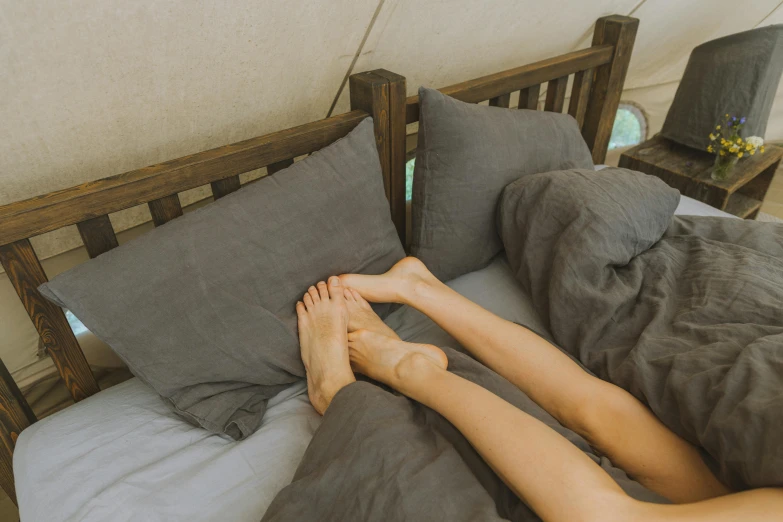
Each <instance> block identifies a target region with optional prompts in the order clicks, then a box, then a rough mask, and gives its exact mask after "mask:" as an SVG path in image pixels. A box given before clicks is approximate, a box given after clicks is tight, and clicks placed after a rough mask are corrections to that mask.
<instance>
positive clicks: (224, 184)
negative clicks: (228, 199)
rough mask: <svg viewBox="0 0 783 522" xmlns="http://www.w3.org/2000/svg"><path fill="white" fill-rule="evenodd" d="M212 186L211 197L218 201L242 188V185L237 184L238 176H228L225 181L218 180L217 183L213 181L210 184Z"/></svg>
mask: <svg viewBox="0 0 783 522" xmlns="http://www.w3.org/2000/svg"><path fill="white" fill-rule="evenodd" d="M210 185H211V186H212V196H213V197H214V198H215V199H220V198H222V197H223V196H227V195H229V194H231V193H232V192H236V191H237V190H239V189H240V187H242V184H241V183H240V182H239V176H238V175H237V176H229V177H228V178H226V179H220V180H218V181H213V182H212V183H210Z"/></svg>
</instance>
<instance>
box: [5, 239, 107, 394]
mask: <svg viewBox="0 0 783 522" xmlns="http://www.w3.org/2000/svg"><path fill="white" fill-rule="evenodd" d="M0 262H2V265H3V268H5V272H6V274H7V275H8V279H10V280H11V284H13V286H14V289H16V293H17V294H18V295H19V299H21V300H22V303H23V304H24V307H25V310H27V313H28V315H29V316H30V319H32V321H33V324H34V325H35V329H36V330H38V334H39V335H40V336H41V340H42V341H43V343H44V346H45V347H46V351H47V352H48V353H49V356H50V357H51V358H52V361H53V362H54V365H55V366H56V367H57V370H58V371H59V372H60V376H61V377H62V378H63V381H65V386H66V387H67V388H68V391H69V392H70V393H71V397H73V400H74V401H80V400H82V399H85V398H87V397H89V396H90V395H93V394H95V393H98V391H99V389H98V384H97V383H96V382H95V377H94V376H93V375H92V371H91V370H90V366H89V365H88V364H87V359H86V358H85V357H84V353H83V352H82V349H81V347H80V346H79V343H78V342H77V341H76V337H75V336H74V335H73V331H72V330H71V327H70V325H69V324H68V320H67V319H66V318H65V313H63V310H62V308H60V307H59V306H57V305H55V304H54V303H52V302H51V301H49V300H47V299H46V298H44V297H43V296H42V295H41V294H40V293H39V292H38V287H39V286H40V285H42V284H43V283H45V282H46V281H47V279H46V274H45V273H44V270H43V267H42V266H41V263H40V262H39V261H38V257H37V256H36V255H35V252H34V251H33V247H32V245H30V241H29V240H27V239H22V240H20V241H17V242H15V243H11V244H8V245H4V246H0Z"/></svg>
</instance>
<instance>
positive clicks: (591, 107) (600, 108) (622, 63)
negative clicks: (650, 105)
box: [582, 15, 639, 164]
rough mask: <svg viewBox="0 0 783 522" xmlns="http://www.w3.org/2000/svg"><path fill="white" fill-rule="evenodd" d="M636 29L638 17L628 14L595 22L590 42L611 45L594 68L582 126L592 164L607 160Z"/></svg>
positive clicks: (607, 17)
mask: <svg viewBox="0 0 783 522" xmlns="http://www.w3.org/2000/svg"><path fill="white" fill-rule="evenodd" d="M638 28H639V20H638V19H636V18H629V17H627V16H616V15H613V16H605V17H603V18H599V19H598V20H597V21H596V23H595V32H594V33H593V45H604V44H611V45H613V46H614V53H613V54H612V60H611V61H610V62H609V63H607V64H605V65H602V66H600V67H598V68H597V69H596V70H595V77H594V78H593V87H592V89H591V90H590V97H589V98H588V102H587V111H586V112H585V121H584V126H583V127H582V136H583V137H584V139H585V142H587V146H588V147H590V150H591V151H592V152H593V163H596V164H598V163H603V162H604V160H605V159H606V150H607V149H608V148H609V138H610V137H611V135H612V127H613V126H614V117H615V115H616V114H617V107H618V106H619V105H620V96H621V95H622V90H623V83H624V82H625V76H626V74H627V73H628V64H629V62H630V61H631V52H632V51H633V44H634V40H636V31H637V29H638Z"/></svg>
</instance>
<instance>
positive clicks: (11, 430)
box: [0, 360, 36, 504]
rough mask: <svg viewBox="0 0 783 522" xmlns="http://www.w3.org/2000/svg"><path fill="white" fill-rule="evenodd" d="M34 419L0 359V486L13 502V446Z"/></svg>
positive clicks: (14, 495)
mask: <svg viewBox="0 0 783 522" xmlns="http://www.w3.org/2000/svg"><path fill="white" fill-rule="evenodd" d="M35 421H36V419H35V414H34V413H33V410H32V409H30V406H29V405H28V404H27V401H25V399H24V396H23V395H22V392H21V391H20V390H19V387H18V386H17V385H16V383H15V382H14V380H13V378H12V377H11V374H10V373H9V372H8V369H7V368H6V367H5V364H3V361H2V360H0V487H2V488H3V490H4V491H5V492H6V494H7V495H8V497H9V498H10V499H11V500H12V501H13V502H14V504H16V489H15V488H14V470H13V456H14V446H15V445H16V439H17V438H18V437H19V434H20V433H21V432H22V430H23V429H25V428H26V427H28V426H29V425H30V424H32V423H34V422H35Z"/></svg>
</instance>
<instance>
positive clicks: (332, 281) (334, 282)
mask: <svg viewBox="0 0 783 522" xmlns="http://www.w3.org/2000/svg"><path fill="white" fill-rule="evenodd" d="M329 297H330V298H332V299H344V298H345V292H344V291H343V287H342V285H341V284H340V278H338V277H335V276H332V277H330V278H329Z"/></svg>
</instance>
